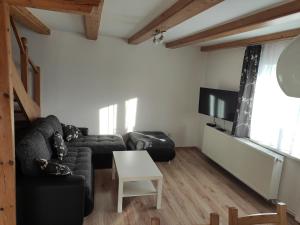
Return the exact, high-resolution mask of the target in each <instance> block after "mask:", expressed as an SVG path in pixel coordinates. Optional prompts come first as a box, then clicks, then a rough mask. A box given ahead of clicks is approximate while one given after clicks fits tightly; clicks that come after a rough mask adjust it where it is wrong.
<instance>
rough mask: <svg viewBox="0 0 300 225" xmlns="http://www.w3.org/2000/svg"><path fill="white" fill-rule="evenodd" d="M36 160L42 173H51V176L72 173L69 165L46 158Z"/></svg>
mask: <svg viewBox="0 0 300 225" xmlns="http://www.w3.org/2000/svg"><path fill="white" fill-rule="evenodd" d="M36 161H37V164H38V165H39V167H40V169H41V171H42V173H43V174H45V175H51V176H69V175H72V171H71V169H70V168H69V167H68V166H66V165H62V164H60V163H58V162H57V161H52V160H46V159H37V160H36Z"/></svg>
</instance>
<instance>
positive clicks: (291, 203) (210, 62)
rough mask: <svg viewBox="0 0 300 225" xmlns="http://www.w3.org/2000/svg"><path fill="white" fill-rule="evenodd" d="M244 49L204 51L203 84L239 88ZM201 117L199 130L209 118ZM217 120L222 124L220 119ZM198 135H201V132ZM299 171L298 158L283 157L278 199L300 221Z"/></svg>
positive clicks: (228, 88)
mask: <svg viewBox="0 0 300 225" xmlns="http://www.w3.org/2000/svg"><path fill="white" fill-rule="evenodd" d="M244 51H245V49H244V48H234V49H227V50H219V51H213V52H210V53H206V54H207V56H206V57H207V59H206V60H207V61H206V72H205V76H204V83H203V85H204V86H205V87H210V88H219V89H226V90H239V83H240V77H241V71H242V63H243V57H244ZM202 79H203V78H202ZM201 119H202V123H201V128H200V130H203V129H204V125H205V123H206V121H209V118H208V117H206V116H202V115H201ZM218 122H219V124H220V125H222V123H221V122H220V121H218ZM231 125H232V124H230V123H228V122H227V129H230V128H231ZM200 135H201V136H202V133H200ZM201 140H202V139H201ZM201 143H202V142H201ZM299 171H300V160H295V159H291V158H287V157H285V163H284V168H283V173H282V177H281V182H280V188H279V200H280V201H282V202H285V203H287V205H288V208H289V211H290V212H291V213H293V214H296V216H298V217H297V219H298V220H299V221H300V176H299Z"/></svg>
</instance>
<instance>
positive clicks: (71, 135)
mask: <svg viewBox="0 0 300 225" xmlns="http://www.w3.org/2000/svg"><path fill="white" fill-rule="evenodd" d="M63 131H64V139H65V140H66V141H67V142H70V141H72V140H74V139H77V138H78V137H79V136H80V135H82V134H81V132H80V130H79V129H78V128H77V127H75V126H72V125H63Z"/></svg>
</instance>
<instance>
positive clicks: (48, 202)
mask: <svg viewBox="0 0 300 225" xmlns="http://www.w3.org/2000/svg"><path fill="white" fill-rule="evenodd" d="M81 130H82V132H83V134H84V135H83V136H81V137H80V138H78V139H77V140H76V141H73V142H70V143H68V154H67V156H66V157H65V158H64V159H63V161H62V164H64V165H67V166H69V167H70V169H71V170H72V171H73V175H71V176H66V177H56V176H44V175H42V174H41V172H40V169H39V168H38V166H37V164H36V162H35V159H38V158H43V159H51V158H52V157H53V155H54V154H53V151H52V144H51V142H52V135H53V134H54V132H55V131H58V132H59V133H61V134H63V129H62V125H61V123H60V121H59V120H58V119H57V117H55V116H48V117H46V118H41V119H38V120H37V121H36V122H34V123H33V124H32V126H31V127H30V128H29V129H27V131H26V132H22V133H23V135H22V138H20V140H16V162H17V223H18V225H82V223H83V218H84V216H87V215H88V214H89V213H90V212H91V211H92V210H93V207H94V169H95V168H107V167H110V166H111V162H112V151H121V150H125V149H126V147H125V144H124V142H123V139H122V137H120V136H115V135H110V136H101V135H100V136H96V135H93V136H89V135H88V130H87V129H81ZM24 133H25V134H24ZM17 136H18V135H17ZM18 137H19V136H18Z"/></svg>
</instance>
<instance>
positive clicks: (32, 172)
mask: <svg viewBox="0 0 300 225" xmlns="http://www.w3.org/2000/svg"><path fill="white" fill-rule="evenodd" d="M16 156H17V160H18V163H19V165H20V167H21V171H22V173H23V174H25V175H28V176H39V175H40V174H41V172H40V169H39V167H38V165H37V163H36V159H46V160H49V159H51V157H52V150H51V149H49V148H48V146H47V143H46V140H45V138H44V136H43V135H42V134H41V133H40V132H39V131H37V130H32V131H30V132H29V133H28V134H27V135H26V136H25V137H24V138H23V139H22V140H21V141H20V142H19V143H18V144H17V146H16Z"/></svg>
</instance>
